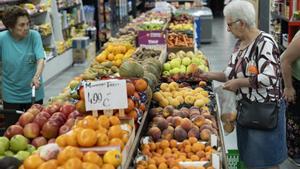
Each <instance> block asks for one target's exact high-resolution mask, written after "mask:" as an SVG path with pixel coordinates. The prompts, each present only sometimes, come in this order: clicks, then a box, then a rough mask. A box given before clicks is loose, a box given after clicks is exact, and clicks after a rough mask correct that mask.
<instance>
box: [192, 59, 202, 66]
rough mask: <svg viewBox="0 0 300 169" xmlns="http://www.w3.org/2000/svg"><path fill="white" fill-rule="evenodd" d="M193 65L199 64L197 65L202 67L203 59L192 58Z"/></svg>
mask: <svg viewBox="0 0 300 169" xmlns="http://www.w3.org/2000/svg"><path fill="white" fill-rule="evenodd" d="M192 63H195V64H197V65H200V63H201V59H200V58H197V57H193V58H192Z"/></svg>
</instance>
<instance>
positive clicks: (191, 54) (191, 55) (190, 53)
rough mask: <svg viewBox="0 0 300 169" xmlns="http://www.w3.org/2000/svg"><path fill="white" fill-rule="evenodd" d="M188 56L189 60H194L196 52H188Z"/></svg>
mask: <svg viewBox="0 0 300 169" xmlns="http://www.w3.org/2000/svg"><path fill="white" fill-rule="evenodd" d="M186 56H187V57H189V58H193V57H194V56H195V55H194V52H192V51H188V52H187V53H186Z"/></svg>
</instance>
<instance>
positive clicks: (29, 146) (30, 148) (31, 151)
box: [26, 144, 36, 153]
mask: <svg viewBox="0 0 300 169" xmlns="http://www.w3.org/2000/svg"><path fill="white" fill-rule="evenodd" d="M26 150H27V151H28V152H30V153H33V152H34V151H36V148H35V147H34V146H33V145H31V144H28V145H27V149H26Z"/></svg>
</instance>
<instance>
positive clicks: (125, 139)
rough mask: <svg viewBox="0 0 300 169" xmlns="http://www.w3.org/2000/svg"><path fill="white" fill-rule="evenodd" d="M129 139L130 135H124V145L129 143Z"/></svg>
mask: <svg viewBox="0 0 300 169" xmlns="http://www.w3.org/2000/svg"><path fill="white" fill-rule="evenodd" d="M128 139H129V134H128V133H123V137H122V141H123V143H124V144H126V143H127V142H128Z"/></svg>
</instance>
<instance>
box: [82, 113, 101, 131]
mask: <svg viewBox="0 0 300 169" xmlns="http://www.w3.org/2000/svg"><path fill="white" fill-rule="evenodd" d="M82 125H83V128H89V129H93V130H97V128H98V120H97V118H96V117H94V116H86V117H85V118H84V119H83V120H82Z"/></svg>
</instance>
